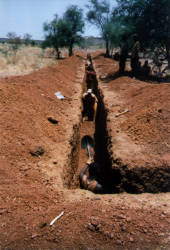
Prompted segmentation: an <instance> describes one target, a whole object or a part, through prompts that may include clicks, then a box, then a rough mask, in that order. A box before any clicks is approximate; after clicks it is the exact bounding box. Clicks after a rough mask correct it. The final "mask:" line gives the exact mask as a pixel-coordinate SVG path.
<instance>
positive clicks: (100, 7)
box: [87, 0, 113, 56]
mask: <svg viewBox="0 0 170 250" xmlns="http://www.w3.org/2000/svg"><path fill="white" fill-rule="evenodd" d="M89 3H90V5H87V8H88V9H89V11H88V12H87V19H88V21H89V22H90V23H92V24H94V25H96V27H97V28H98V29H99V30H100V33H101V36H102V38H103V39H104V41H105V44H106V56H109V46H110V40H111V36H112V35H111V34H112V25H113V22H112V15H111V11H110V5H109V3H108V2H106V1H99V0H89Z"/></svg>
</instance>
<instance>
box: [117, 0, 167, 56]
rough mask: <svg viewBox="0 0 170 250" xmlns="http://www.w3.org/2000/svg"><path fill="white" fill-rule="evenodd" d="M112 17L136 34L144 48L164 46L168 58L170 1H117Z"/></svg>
mask: <svg viewBox="0 0 170 250" xmlns="http://www.w3.org/2000/svg"><path fill="white" fill-rule="evenodd" d="M117 3H118V7H117V8H116V10H115V11H114V15H116V16H117V17H119V18H121V19H122V21H123V23H124V25H125V26H130V27H131V28H132V29H131V31H130V32H129V35H130V34H133V33H136V34H137V35H138V37H139V40H140V41H141V43H142V45H143V46H144V47H150V48H154V47H160V46H164V47H165V48H166V51H167V57H170V11H169V10H170V1H169V0H162V1H160V0H154V1H153V0H131V1H128V0H117Z"/></svg>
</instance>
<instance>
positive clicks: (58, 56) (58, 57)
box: [55, 48, 60, 59]
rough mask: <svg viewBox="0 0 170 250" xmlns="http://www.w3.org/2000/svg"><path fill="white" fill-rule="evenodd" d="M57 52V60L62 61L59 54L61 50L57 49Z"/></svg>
mask: <svg viewBox="0 0 170 250" xmlns="http://www.w3.org/2000/svg"><path fill="white" fill-rule="evenodd" d="M55 51H56V53H57V56H56V57H57V59H60V52H59V48H55Z"/></svg>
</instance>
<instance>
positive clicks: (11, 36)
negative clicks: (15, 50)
mask: <svg viewBox="0 0 170 250" xmlns="http://www.w3.org/2000/svg"><path fill="white" fill-rule="evenodd" d="M7 38H8V42H9V43H11V44H14V47H15V46H19V45H20V44H21V38H20V37H19V36H17V34H16V33H15V32H8V33H7Z"/></svg>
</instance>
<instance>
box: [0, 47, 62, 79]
mask: <svg viewBox="0 0 170 250" xmlns="http://www.w3.org/2000/svg"><path fill="white" fill-rule="evenodd" d="M56 63H57V61H56V59H55V53H54V51H53V50H52V49H46V50H42V49H41V48H39V47H31V46H25V45H21V46H19V48H15V47H13V46H11V45H9V44H0V77H5V76H12V75H22V74H28V73H30V72H32V71H35V70H38V69H40V68H42V67H45V66H50V65H54V64H56Z"/></svg>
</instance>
